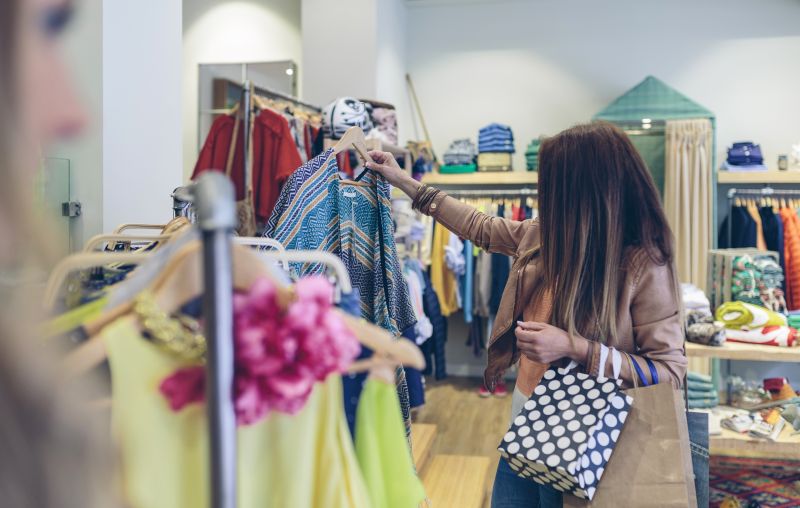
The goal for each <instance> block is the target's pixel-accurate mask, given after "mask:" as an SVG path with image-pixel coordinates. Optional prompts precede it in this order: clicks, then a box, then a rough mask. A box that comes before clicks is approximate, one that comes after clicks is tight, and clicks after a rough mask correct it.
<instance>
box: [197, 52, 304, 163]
mask: <svg viewBox="0 0 800 508" xmlns="http://www.w3.org/2000/svg"><path fill="white" fill-rule="evenodd" d="M199 78H200V79H199V96H198V97H199V101H200V104H199V108H198V111H199V118H198V119H197V125H198V130H197V136H198V137H197V150H198V151H199V150H200V149H201V148H202V146H203V143H204V142H205V139H206V136H208V131H209V130H210V129H211V124H212V123H213V122H214V119H216V117H217V115H220V114H224V112H225V110H228V109H230V108H232V107H233V105H234V104H236V103H237V102H239V99H240V98H241V94H242V83H243V82H244V81H245V80H248V79H249V80H250V81H252V82H253V86H254V87H255V89H256V93H258V91H259V90H271V91H275V92H279V93H282V94H286V95H290V96H292V97H295V96H297V64H296V63H295V62H293V61H291V60H282V61H276V62H250V63H223V64H200V69H199Z"/></svg>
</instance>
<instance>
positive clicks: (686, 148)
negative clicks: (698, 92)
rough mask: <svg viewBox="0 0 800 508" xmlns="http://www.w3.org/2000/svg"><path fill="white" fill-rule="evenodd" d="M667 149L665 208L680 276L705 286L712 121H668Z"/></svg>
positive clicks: (711, 213) (709, 245) (709, 234)
mask: <svg viewBox="0 0 800 508" xmlns="http://www.w3.org/2000/svg"><path fill="white" fill-rule="evenodd" d="M665 152H666V161H665V167H664V210H665V211H666V214H667V220H668V221H669V224H670V226H671V227H672V231H673V233H674V234H675V241H676V244H675V249H676V263H677V265H678V276H679V278H680V280H681V282H691V283H692V284H694V285H696V286H697V287H699V288H702V289H705V287H706V262H707V261H706V256H707V255H708V251H709V249H711V243H712V238H711V235H712V225H711V220H712V217H713V211H712V206H713V199H712V189H711V181H712V174H711V172H712V171H713V168H712V167H711V156H712V131H711V120H708V119H704V120H676V121H671V122H667V126H666V142H665Z"/></svg>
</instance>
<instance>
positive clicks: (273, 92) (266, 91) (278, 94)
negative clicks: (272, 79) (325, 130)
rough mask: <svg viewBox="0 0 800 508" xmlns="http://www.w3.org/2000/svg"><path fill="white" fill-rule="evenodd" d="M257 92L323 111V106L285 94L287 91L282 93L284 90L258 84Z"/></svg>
mask: <svg viewBox="0 0 800 508" xmlns="http://www.w3.org/2000/svg"><path fill="white" fill-rule="evenodd" d="M256 93H257V94H258V95H262V94H264V95H267V96H269V97H270V98H272V99H281V100H284V101H289V102H292V103H294V104H297V105H298V106H303V107H304V108H306V109H310V110H312V111H315V112H317V113H322V108H321V107H319V106H315V105H313V104H310V103H308V102H305V101H301V100H300V99H298V98H297V97H293V96H291V95H288V94H285V93H282V92H278V91H277V90H272V89H271V88H267V87H263V86H258V87H256Z"/></svg>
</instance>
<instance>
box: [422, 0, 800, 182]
mask: <svg viewBox="0 0 800 508" xmlns="http://www.w3.org/2000/svg"><path fill="white" fill-rule="evenodd" d="M798 19H800V3H798V2H796V1H793V0H773V1H770V2H759V1H756V0H708V1H704V2H696V1H691V0H675V1H671V2H653V1H649V2H642V1H637V0H615V1H613V2H593V1H590V0H536V1H532V0H522V1H505V0H500V1H493V2H488V1H480V2H461V3H450V4H438V5H431V6H413V7H410V8H409V18H408V44H409V46H408V64H409V70H410V72H411V75H412V77H413V79H414V81H415V85H416V87H417V92H418V94H419V96H420V101H421V102H422V107H423V108H424V112H425V117H426V120H427V122H428V125H429V128H430V130H431V135H432V137H433V141H434V144H435V146H436V148H437V151H438V153H440V154H441V153H442V152H443V151H444V150H445V149H446V148H447V145H448V144H449V143H450V141H451V140H453V139H455V138H457V137H463V136H469V137H472V138H473V139H474V138H476V137H477V131H478V129H479V128H480V127H481V126H483V125H485V124H487V123H489V122H490V121H498V122H503V123H507V124H509V125H511V127H512V128H513V129H514V133H515V138H516V143H517V156H516V158H515V166H517V169H521V168H524V158H523V152H524V149H525V146H526V145H527V143H528V141H530V139H532V138H533V137H536V136H538V135H540V134H554V133H556V132H558V131H559V130H562V129H564V128H566V127H569V126H570V125H572V124H574V123H577V122H582V121H587V120H589V119H590V118H591V116H592V115H593V114H595V113H596V112H598V111H599V110H600V109H602V108H603V107H605V106H606V105H607V104H608V103H609V102H610V101H611V100H613V99H614V98H616V97H617V96H619V95H620V94H622V93H623V92H625V91H626V90H628V89H629V88H630V87H632V86H633V85H635V84H636V83H638V82H639V81H641V80H642V79H643V78H644V77H645V76H647V75H648V74H652V75H654V76H656V77H658V78H660V79H662V80H663V81H665V82H666V83H667V84H669V85H671V86H673V87H674V88H676V89H677V90H679V91H681V92H683V93H684V94H686V95H687V96H689V97H690V98H692V99H693V100H695V101H697V102H698V103H700V104H702V105H703V106H705V107H707V108H709V109H710V110H711V111H713V112H714V113H715V114H716V115H717V124H718V146H719V148H720V154H722V153H724V149H725V146H726V145H728V144H729V143H731V142H732V141H735V140H741V139H752V140H755V141H758V142H760V143H761V144H762V147H763V149H764V152H765V156H766V159H767V162H769V163H770V164H771V165H774V164H775V161H776V159H777V155H778V154H779V153H787V152H788V150H789V148H790V145H791V143H792V142H795V143H796V142H797V140H798V139H800V120H798V119H799V118H800V94H798V93H797V87H798V83H800V66H798V65H797V64H796V63H797V55H798V54H800V25H798V24H797V20H798Z"/></svg>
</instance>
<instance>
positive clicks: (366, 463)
mask: <svg viewBox="0 0 800 508" xmlns="http://www.w3.org/2000/svg"><path fill="white" fill-rule="evenodd" d="M390 376H393V373H390ZM355 440H356V456H357V457H358V463H359V465H360V466H361V472H362V474H363V475H364V481H365V483H366V484H367V491H368V492H369V496H370V499H371V501H372V507H373V508H417V507H418V506H419V504H420V503H421V502H422V501H424V500H425V490H424V489H423V487H422V482H420V480H419V478H418V477H417V473H416V471H415V470H414V462H413V459H412V456H411V450H409V448H408V441H407V440H406V431H405V426H404V425H403V417H402V415H401V414H400V399H398V397H397V390H395V388H394V384H389V383H386V382H384V381H381V380H379V379H374V378H370V379H368V380H367V382H366V384H365V385H364V390H363V391H362V392H361V398H360V399H359V402H358V410H357V412H356V439H355Z"/></svg>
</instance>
